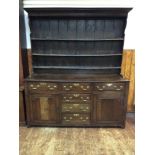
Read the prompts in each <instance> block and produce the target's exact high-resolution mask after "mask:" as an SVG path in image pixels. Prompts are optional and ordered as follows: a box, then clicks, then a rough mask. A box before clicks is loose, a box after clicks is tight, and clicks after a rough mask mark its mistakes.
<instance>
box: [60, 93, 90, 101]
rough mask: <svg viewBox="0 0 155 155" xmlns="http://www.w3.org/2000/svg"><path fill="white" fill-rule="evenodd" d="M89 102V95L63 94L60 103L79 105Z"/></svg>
mask: <svg viewBox="0 0 155 155" xmlns="http://www.w3.org/2000/svg"><path fill="white" fill-rule="evenodd" d="M90 101H91V95H90V94H78V93H77V94H63V95H62V102H63V103H72V102H80V103H88V102H90Z"/></svg>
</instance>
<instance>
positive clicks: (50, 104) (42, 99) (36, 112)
mask: <svg viewBox="0 0 155 155" xmlns="http://www.w3.org/2000/svg"><path fill="white" fill-rule="evenodd" d="M30 103H31V118H32V121H33V122H45V123H46V122H47V123H56V122H58V120H59V110H58V109H59V106H58V97H57V95H52V96H46V95H32V96H31V97H30Z"/></svg>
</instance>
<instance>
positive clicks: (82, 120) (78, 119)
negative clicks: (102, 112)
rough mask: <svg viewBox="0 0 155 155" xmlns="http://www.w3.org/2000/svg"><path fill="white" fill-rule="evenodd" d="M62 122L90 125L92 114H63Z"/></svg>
mask: <svg viewBox="0 0 155 155" xmlns="http://www.w3.org/2000/svg"><path fill="white" fill-rule="evenodd" d="M62 122H63V123H64V124H66V123H68V124H76V123H79V124H89V123H90V114H79V113H74V114H63V115H62Z"/></svg>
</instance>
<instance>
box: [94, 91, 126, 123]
mask: <svg viewBox="0 0 155 155" xmlns="http://www.w3.org/2000/svg"><path fill="white" fill-rule="evenodd" d="M94 107H95V112H94V114H95V117H94V118H95V119H96V123H104V122H111V121H122V119H123V113H124V106H123V98H122V95H121V93H119V92H111V91H109V92H108V91H107V92H103V94H98V95H95V105H94Z"/></svg>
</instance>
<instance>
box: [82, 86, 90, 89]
mask: <svg viewBox="0 0 155 155" xmlns="http://www.w3.org/2000/svg"><path fill="white" fill-rule="evenodd" d="M89 88H90V86H85V87H84V86H81V89H82V90H88V89H89Z"/></svg>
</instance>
